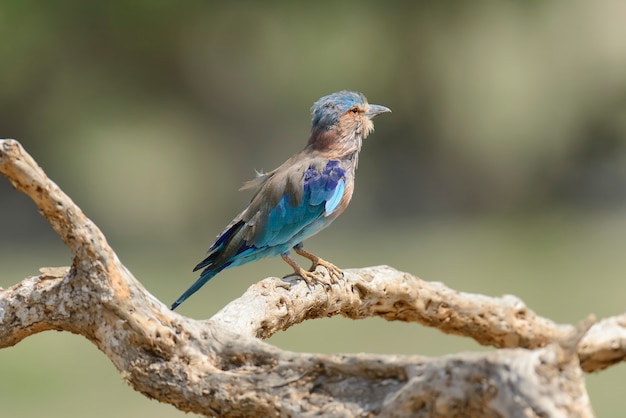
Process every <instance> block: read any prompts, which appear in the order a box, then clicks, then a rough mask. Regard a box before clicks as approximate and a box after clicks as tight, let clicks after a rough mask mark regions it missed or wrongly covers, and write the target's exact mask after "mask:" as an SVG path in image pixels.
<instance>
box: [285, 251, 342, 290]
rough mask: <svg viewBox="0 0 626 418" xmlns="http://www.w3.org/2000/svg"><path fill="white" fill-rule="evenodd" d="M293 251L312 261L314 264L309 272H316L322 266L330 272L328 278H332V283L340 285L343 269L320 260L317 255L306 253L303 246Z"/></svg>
mask: <svg viewBox="0 0 626 418" xmlns="http://www.w3.org/2000/svg"><path fill="white" fill-rule="evenodd" d="M293 250H294V251H295V252H296V254H298V255H300V256H302V257H304V258H307V259H309V260H311V263H313V264H312V265H311V268H310V269H309V272H314V271H315V269H317V266H322V267H324V268H325V269H326V270H327V271H328V276H329V277H330V282H331V283H333V284H335V283H338V282H339V280H341V279H343V271H341V269H340V268H339V267H337V266H336V265H334V264H333V263H330V262H328V261H326V260H324V259H322V258H319V257H318V256H316V255H315V254H313V253H310V252H308V251H306V250H305V249H304V248H302V247H301V246H295V247H294V248H293Z"/></svg>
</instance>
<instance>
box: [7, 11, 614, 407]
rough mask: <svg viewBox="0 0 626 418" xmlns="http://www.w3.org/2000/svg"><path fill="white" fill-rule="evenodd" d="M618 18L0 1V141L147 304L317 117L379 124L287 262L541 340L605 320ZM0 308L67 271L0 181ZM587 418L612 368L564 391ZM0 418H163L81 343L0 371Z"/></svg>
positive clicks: (166, 298)
mask: <svg viewBox="0 0 626 418" xmlns="http://www.w3.org/2000/svg"><path fill="white" fill-rule="evenodd" d="M625 19H626V3H624V2H620V1H609V0H595V1H593V2H590V1H585V0H570V1H567V2H553V1H521V0H520V1H504V2H469V1H468V2H465V1H448V2H429V1H419V2H406V1H405V2H374V1H357V0H354V1H344V2H308V3H296V2H286V1H285V2H254V1H248V2H245V1H244V2H229V3H228V2H211V1H195V0H189V1H185V2H174V1H148V0H143V1H142V0H132V1H110V2H84V1H78V0H76V1H66V0H60V1H55V2H45V1H30V0H23V1H18V0H15V1H11V0H2V1H0V57H1V58H2V65H0V136H1V137H12V138H16V139H18V140H19V141H21V143H22V144H23V145H24V146H25V147H26V149H27V150H28V151H29V152H30V153H32V155H33V156H34V157H35V158H36V159H37V161H38V162H39V163H40V164H41V165H42V166H43V168H44V169H45V170H46V172H47V173H48V174H49V176H50V177H51V178H52V179H53V180H54V181H56V182H57V183H58V184H59V185H60V186H61V187H62V188H63V189H64V191H66V192H67V193H68V194H69V195H70V196H71V197H72V198H73V199H74V200H75V201H76V202H77V203H78V204H79V205H80V206H81V207H82V208H83V210H84V211H85V212H86V213H87V215H88V216H90V217H91V218H92V219H93V220H94V221H95V222H96V223H97V224H98V225H99V226H100V227H101V228H102V230H103V231H104V233H105V234H106V236H107V237H108V239H109V241H110V243H111V244H112V245H113V247H114V248H115V249H116V250H117V252H118V254H119V256H120V258H121V259H122V260H123V262H125V263H126V265H127V266H128V267H129V268H130V269H131V270H132V271H133V272H134V273H135V275H136V276H137V277H138V278H139V279H140V280H141V282H142V283H143V284H144V285H145V286H146V288H147V289H148V290H149V291H150V292H152V293H153V294H155V295H156V296H157V297H158V298H160V299H161V300H162V301H163V302H164V303H167V304H169V303H171V302H172V301H173V300H174V299H175V298H176V297H177V296H179V294H180V293H181V292H182V291H183V290H184V289H186V288H187V286H188V285H190V284H191V283H192V282H193V281H194V280H195V278H196V275H195V274H194V273H192V272H191V268H192V267H193V266H194V265H195V264H196V263H197V262H198V261H199V260H200V259H201V258H202V257H203V256H204V253H205V250H206V249H207V248H208V246H209V245H210V244H211V243H212V239H213V238H214V236H215V235H216V234H217V233H219V232H220V231H221V230H222V228H223V227H224V226H225V225H226V223H227V222H229V221H230V219H231V218H232V216H234V215H235V214H236V213H238V212H239V211H240V210H241V209H242V208H243V206H244V205H245V204H246V202H247V200H248V199H249V197H250V195H249V193H238V192H237V189H238V187H239V186H240V185H241V183H242V182H244V181H245V180H248V179H250V178H251V177H253V176H254V170H255V169H257V170H269V169H272V168H274V167H276V166H277V165H279V164H280V163H282V161H284V160H285V159H286V158H287V157H289V156H290V155H291V154H292V153H294V152H296V151H298V150H299V149H300V148H301V147H302V146H303V145H304V143H305V141H306V139H307V135H308V132H309V123H310V115H309V108H310V106H311V104H312V103H313V101H315V100H316V99H317V98H319V97H320V96H322V95H325V94H328V93H331V92H333V91H337V90H341V89H353V90H358V91H362V92H363V93H365V94H366V95H367V97H368V98H369V99H370V101H371V102H372V103H378V104H383V105H386V106H388V107H390V108H391V109H393V113H392V114H386V115H383V116H381V117H379V118H377V119H376V121H375V122H376V128H377V131H376V132H375V133H374V134H373V135H372V136H371V137H370V138H369V139H368V140H367V141H366V142H365V144H364V148H363V152H362V154H361V159H360V163H361V164H360V168H359V172H358V176H357V189H356V193H355V196H354V199H353V201H352V204H351V207H350V209H349V210H348V211H347V212H346V213H345V214H344V216H343V217H342V218H340V219H339V220H338V221H336V222H335V223H334V224H333V226H332V228H330V229H328V230H326V231H325V232H324V233H322V234H320V235H319V236H317V237H315V238H313V239H311V240H309V241H308V242H307V248H309V249H310V250H312V251H314V252H316V253H318V254H320V255H322V256H324V257H325V258H327V259H329V260H331V261H332V262H333V263H335V264H337V265H339V266H342V267H363V266H370V265H378V264H389V265H392V266H394V267H396V268H398V269H401V270H405V271H409V272H411V273H413V274H416V275H419V276H420V277H422V278H424V279H428V280H435V281H441V282H444V283H446V284H447V285H448V286H451V287H453V288H455V289H459V290H463V291H469V292H476V293H484V294H487V295H493V296H499V295H502V294H515V295H517V296H518V297H520V298H522V299H523V300H524V301H525V302H526V303H527V304H528V305H529V306H530V307H531V308H532V309H534V310H535V311H536V312H538V313H539V314H542V315H546V316H548V317H549V318H552V319H553V320H555V321H558V322H563V323H576V322H577V321H579V320H581V319H583V318H585V317H586V316H587V315H588V314H589V313H595V314H596V315H598V317H600V318H602V317H605V316H609V315H615V314H619V313H621V312H623V310H624V305H625V304H624V300H625V299H624V294H625V291H626V283H625V281H624V271H626V256H625V254H624V249H625V248H626V24H624V22H625ZM0 203H1V205H0V286H2V287H9V286H11V285H13V284H14V283H16V282H18V281H20V280H21V279H22V278H23V277H26V276H28V275H32V274H36V273H37V270H38V268H39V267H41V266H57V265H68V264H69V263H70V262H71V260H70V257H69V252H68V250H67V249H66V248H65V247H64V246H63V244H62V243H61V241H60V240H59V239H58V238H57V237H56V236H55V235H54V233H53V232H52V231H51V229H50V228H49V227H48V225H47V224H46V223H45V221H44V220H43V219H42V218H41V216H40V215H39V214H38V213H37V210H36V209H35V207H34V205H33V204H32V203H31V202H30V201H29V200H28V199H27V198H25V197H24V196H22V195H21V194H19V193H17V192H15V191H14V190H13V189H12V188H11V187H10V185H9V183H8V182H7V181H6V180H4V179H0ZM288 272H289V269H288V267H287V266H286V265H284V263H282V262H281V261H280V260H267V261H262V262H259V263H256V264H253V265H250V266H244V267H241V268H238V269H235V270H232V271H227V272H224V273H222V274H220V276H218V277H217V278H216V279H214V281H212V282H211V283H210V284H209V285H207V286H206V287H205V288H203V289H202V290H201V291H200V292H199V293H198V294H196V295H195V296H194V297H193V298H191V299H190V300H189V301H188V302H186V303H185V304H184V305H183V306H182V307H181V308H180V313H181V314H185V315H190V316H194V317H197V318H207V317H209V316H211V315H212V314H213V313H215V312H216V311H217V310H219V309H220V308H221V307H222V306H224V305H225V304H226V303H228V302H229V301H230V300H232V299H234V298H236V297H237V296H238V295H240V294H241V293H242V292H244V291H245V289H246V288H247V287H248V286H250V285H251V284H253V283H255V282H256V281H258V280H260V279H262V278H264V277H266V276H271V275H278V276H280V275H284V274H286V273H288ZM270 342H271V343H273V344H276V345H278V346H281V347H284V348H286V349H290V350H297V351H307V352H327V353H332V352H374V353H417V354H423V355H430V356H440V355H444V354H447V353H454V352H458V351H461V350H485V349H488V348H483V347H479V346H478V345H477V344H475V343H473V342H472V341H470V340H468V339H462V338H458V337H452V336H445V335H441V334H440V333H439V332H436V331H433V330H429V329H425V328H424V327H422V326H419V325H416V324H400V323H388V322H385V321H383V320H378V319H370V320H364V321H350V320H346V319H342V318H332V319H325V320H318V321H310V322H308V323H305V324H302V325H299V326H297V327H295V328H293V329H292V330H289V331H288V332H285V333H281V334H280V335H277V336H275V337H273V338H272V339H271V340H270ZM587 382H588V387H589V391H590V395H591V398H592V401H593V403H594V406H595V409H596V412H597V414H598V416H600V417H621V416H623V411H624V409H625V407H626V404H625V403H624V402H625V401H624V396H623V394H624V387H625V386H624V384H625V382H626V369H625V367H624V366H623V365H620V366H617V367H613V368H611V369H610V370H608V371H605V372H602V373H599V374H593V375H588V376H587ZM0 408H1V415H2V416H6V417H32V416H44V415H45V416H48V417H83V416H86V415H89V416H91V417H109V416H119V417H131V416H132V417H151V418H154V417H177V416H179V417H182V416H184V414H183V413H182V412H179V411H177V410H175V409H174V408H173V407H171V406H169V405H164V404H159V403H157V402H156V401H150V400H148V399H146V398H144V397H143V396H142V395H139V394H138V393H136V392H134V391H133V390H132V389H131V388H129V387H128V386H126V384H125V383H124V382H123V380H122V379H121V377H120V376H119V374H118V373H117V371H116V370H115V368H114V367H113V366H112V364H111V363H109V361H108V359H107V358H106V357H105V356H104V355H103V354H102V353H100V352H99V351H98V350H97V349H96V348H95V347H94V346H93V345H91V343H89V342H88V341H87V340H85V339H83V338H80V337H76V336H73V335H70V334H66V333H52V332H48V333H43V334H39V335H36V336H34V337H31V338H28V339H27V340H25V341H23V342H21V343H20V344H18V345H17V346H15V347H12V348H9V349H4V350H1V351H0Z"/></svg>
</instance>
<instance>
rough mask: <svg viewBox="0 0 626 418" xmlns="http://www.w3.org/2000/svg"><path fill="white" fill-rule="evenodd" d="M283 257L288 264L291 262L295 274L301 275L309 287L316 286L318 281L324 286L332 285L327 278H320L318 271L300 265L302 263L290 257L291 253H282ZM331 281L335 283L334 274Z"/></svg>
mask: <svg viewBox="0 0 626 418" xmlns="http://www.w3.org/2000/svg"><path fill="white" fill-rule="evenodd" d="M281 257H282V259H283V260H284V261H285V263H287V264H289V265H290V266H291V268H292V269H293V272H294V273H295V274H297V275H298V276H300V277H301V278H302V280H304V281H305V282H306V284H307V285H308V286H309V287H311V286H315V284H316V283H321V284H323V285H324V286H330V283H328V282H326V281H325V280H323V279H322V278H320V276H319V274H318V273H316V272H315V271H313V270H309V271H307V270H305V269H303V268H302V267H300V265H299V264H298V263H296V262H295V261H294V260H293V259H292V258H291V257H289V255H287V254H281ZM329 264H330V263H329ZM335 268H336V267H335ZM339 271H341V270H339ZM329 272H330V270H329ZM331 282H333V283H334V281H333V279H332V276H331Z"/></svg>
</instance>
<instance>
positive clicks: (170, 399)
mask: <svg viewBox="0 0 626 418" xmlns="http://www.w3.org/2000/svg"><path fill="white" fill-rule="evenodd" d="M0 172H2V174H4V175H5V176H6V177H7V178H8V179H9V180H10V181H11V183H12V184H13V185H14V187H15V188H16V189H18V190H20V191H22V192H24V193H26V194H27V195H28V196H30V197H31V198H32V199H33V201H34V202H35V204H36V205H37V206H38V208H39V209H40V211H41V213H42V214H43V216H44V217H45V218H46V219H47V220H48V221H49V222H50V224H51V225H52V227H53V228H54V230H55V231H56V232H57V233H58V234H59V236H60V237H61V238H62V239H63V241H64V242H65V243H66V245H68V247H69V248H70V249H71V251H72V255H73V260H72V266H71V267H62V268H45V269H42V270H41V274H40V275H39V276H37V277H31V278H27V279H25V280H22V281H21V282H20V283H18V284H16V285H14V286H12V287H11V288H8V289H4V290H0V348H2V347H8V346H11V345H14V344H16V343H18V342H19V341H21V340H22V339H24V338H26V337H28V336H29V335H32V334H35V333H37V332H41V331H45V330H50V329H55V330H63V331H69V332H72V333H76V334H80V335H82V336H84V337H86V338H88V339H89V340H91V341H92V342H93V343H94V344H95V345H96V346H97V347H98V348H99V349H100V350H101V351H102V352H103V353H104V354H105V355H106V356H107V357H108V358H109V359H110V360H111V361H112V362H113V364H114V365H115V366H116V367H117V368H118V370H119V371H120V373H121V374H122V377H123V378H124V379H125V380H127V381H128V382H129V383H130V384H131V386H133V387H134V388H135V389H136V390H138V391H140V392H142V393H144V394H145V395H147V396H149V397H151V398H155V399H158V400H160V401H162V402H167V403H170V404H172V405H174V406H176V407H177V408H179V409H181V410H183V411H193V412H196V413H200V414H204V415H207V416H312V415H317V416H371V415H380V416H424V417H426V416H428V417H431V416H435V417H437V416H441V417H443V416H514V417H517V416H519V417H527V416H528V417H535V416H542V417H546V416H550V417H552V416H554V417H558V416H567V417H574V416H580V417H589V416H593V413H592V410H591V406H590V404H589V399H588V397H587V394H586V390H585V387H584V380H583V379H582V370H581V363H582V367H583V368H584V369H585V370H587V371H593V370H598V369H600V368H604V367H607V366H609V365H611V364H614V363H617V362H620V361H623V359H624V356H625V354H626V336H625V335H624V334H625V333H624V330H623V324H624V319H623V318H620V317H615V318H609V319H606V320H603V321H601V322H599V323H597V324H595V325H593V326H592V327H591V329H590V330H589V331H587V328H588V326H589V325H590V324H587V323H585V324H584V326H583V327H582V328H581V329H578V328H576V327H574V326H571V325H557V324H554V323H553V322H552V321H550V320H548V319H545V318H542V317H539V316H537V315H536V314H535V313H533V312H532V311H531V310H529V309H528V308H527V307H526V306H525V305H524V304H523V302H521V301H520V300H519V299H517V298H515V297H513V296H504V297H502V298H490V297H486V296H482V295H475V294H468V293H461V292H456V291H454V290H451V289H449V288H447V287H445V286H444V285H442V284H440V283H432V282H425V281H422V280H420V279H418V278H416V277H414V276H411V275H409V274H407V273H401V272H398V271H396V270H394V269H392V268H390V267H386V266H381V267H370V268H364V269H358V270H350V271H347V272H346V277H345V281H344V282H343V283H341V284H339V285H333V286H330V287H326V288H324V287H322V286H315V287H311V288H309V287H308V286H307V285H306V284H305V283H303V282H302V281H297V282H296V281H295V280H290V279H289V280H285V279H276V278H270V279H265V280H263V281H261V282H259V283H258V284H257V285H255V286H253V287H252V288H250V289H249V290H248V291H247V292H246V293H245V294H244V295H243V296H242V297H241V298H239V299H237V300H235V301H233V302H232V303H231V304H229V305H228V306H226V307H225V308H224V309H222V310H221V311H220V312H219V313H217V314H216V315H215V316H214V317H212V318H211V319H209V320H205V321H196V320H193V319H190V318H185V317H182V316H180V315H178V314H176V313H174V312H171V311H170V310H169V309H168V308H167V307H166V306H165V305H163V304H162V303H161V302H159V301H158V300H157V299H155V298H154V297H153V296H152V295H151V294H149V293H148V292H147V291H146V290H145V289H144V287H143V286H142V285H141V284H140V283H139V282H138V281H137V280H136V279H135V278H134V277H133V275H132V274H131V273H130V272H129V271H128V270H127V269H126V268H125V267H124V266H123V265H122V264H121V263H120V261H119V259H118V258H117V256H116V255H115V253H114V252H113V250H112V249H111V248H110V246H109V245H108V243H107V242H106V239H105V238H104V235H103V234H102V233H101V232H100V230H99V229H98V228H97V227H96V226H95V225H94V224H93V222H91V221H90V220H89V219H88V218H87V217H86V216H85V215H84V214H83V213H82V211H81V210H80V209H79V208H78V207H77V206H76V205H75V204H74V202H72V200H71V199H70V198H69V197H68V196H66V195H65V194H64V193H63V192H62V191H61V190H60V189H59V187H58V186H57V185H56V184H54V183H53V182H52V181H50V180H49V179H48V178H47V176H46V175H45V173H44V172H43V170H41V168H40V167H39V166H38V165H37V164H36V162H35V161H34V160H33V159H32V158H31V157H30V156H29V155H28V154H27V153H26V152H25V151H24V150H23V149H22V147H21V146H20V145H19V143H17V141H14V140H0ZM319 273H320V274H324V273H325V270H323V268H322V269H321V270H320V271H319ZM337 314H340V315H344V316H347V317H350V318H354V319H359V318H365V317H368V316H381V317H383V318H386V319H389V320H402V321H410V322H419V323H421V324H424V325H427V326H432V327H436V328H438V329H440V330H442V331H443V332H447V333H453V334H457V335H463V336H468V337H471V338H474V339H475V340H476V341H478V342H479V343H481V344H484V345H492V346H495V347H507V348H503V349H500V350H496V351H493V352H488V353H479V354H458V355H453V356H446V357H442V358H438V359H429V358H424V357H419V356H379V355H320V354H300V353H291V352H288V351H284V350H280V349H278V348H276V347H273V346H271V345H268V344H266V343H264V342H262V341H261V340H259V338H267V337H269V336H270V335H272V334H273V333H275V332H276V331H277V330H280V329H287V328H288V327H290V326H292V325H294V324H297V323H299V322H301V321H303V320H306V319H313V318H319V317H324V316H329V315H337ZM513 347H523V348H532V349H534V350H527V349H521V348H513Z"/></svg>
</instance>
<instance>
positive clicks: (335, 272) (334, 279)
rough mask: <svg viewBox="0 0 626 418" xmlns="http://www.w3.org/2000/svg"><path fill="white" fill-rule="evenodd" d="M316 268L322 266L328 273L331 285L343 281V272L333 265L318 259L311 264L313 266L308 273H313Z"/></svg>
mask: <svg viewBox="0 0 626 418" xmlns="http://www.w3.org/2000/svg"><path fill="white" fill-rule="evenodd" d="M317 266H322V267H324V268H325V269H326V271H328V277H329V278H330V282H331V283H333V284H335V283H339V280H341V279H343V271H341V269H340V268H339V267H337V266H336V265H334V264H333V263H331V262H329V261H326V260H324V259H322V258H319V257H318V258H317V260H316V261H314V262H313V265H311V269H310V270H309V271H311V272H312V271H315V269H317Z"/></svg>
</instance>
